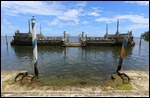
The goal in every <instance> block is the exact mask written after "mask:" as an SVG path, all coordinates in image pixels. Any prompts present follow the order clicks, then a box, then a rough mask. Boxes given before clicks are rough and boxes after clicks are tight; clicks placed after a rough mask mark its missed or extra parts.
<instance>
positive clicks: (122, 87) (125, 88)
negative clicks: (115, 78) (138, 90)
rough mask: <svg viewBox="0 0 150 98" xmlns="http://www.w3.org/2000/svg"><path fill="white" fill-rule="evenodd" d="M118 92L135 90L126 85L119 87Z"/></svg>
mask: <svg viewBox="0 0 150 98" xmlns="http://www.w3.org/2000/svg"><path fill="white" fill-rule="evenodd" d="M117 90H133V88H132V86H130V85H128V84H124V85H122V86H117Z"/></svg>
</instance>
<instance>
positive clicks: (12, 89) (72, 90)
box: [1, 70, 149, 97]
mask: <svg viewBox="0 0 150 98" xmlns="http://www.w3.org/2000/svg"><path fill="white" fill-rule="evenodd" d="M19 72H23V71H3V70H2V71H1V96H3V97H5V96H61V97H64V96H74V97H75V96H77V97H79V96H95V97H96V96H128V97H129V96H146V97H147V96H149V71H138V70H128V71H121V72H123V73H125V74H126V75H128V76H129V77H130V79H131V80H130V84H124V85H123V86H116V87H111V86H80V85H79V86H26V85H18V84H17V83H15V82H14V78H15V76H16V75H17V74H18V73H19Z"/></svg>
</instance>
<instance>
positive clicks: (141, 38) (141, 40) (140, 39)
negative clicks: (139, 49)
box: [140, 35, 142, 46]
mask: <svg viewBox="0 0 150 98" xmlns="http://www.w3.org/2000/svg"><path fill="white" fill-rule="evenodd" d="M141 41H142V35H141V36H140V46H141Z"/></svg>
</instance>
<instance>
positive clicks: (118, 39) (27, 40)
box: [11, 19, 135, 46]
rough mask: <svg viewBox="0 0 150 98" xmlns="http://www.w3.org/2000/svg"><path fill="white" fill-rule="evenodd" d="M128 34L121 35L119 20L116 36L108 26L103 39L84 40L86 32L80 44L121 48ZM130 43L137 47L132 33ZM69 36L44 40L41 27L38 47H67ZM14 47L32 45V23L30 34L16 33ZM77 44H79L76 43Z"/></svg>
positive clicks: (80, 38)
mask: <svg viewBox="0 0 150 98" xmlns="http://www.w3.org/2000/svg"><path fill="white" fill-rule="evenodd" d="M126 34H127V33H122V34H120V33H119V19H118V20H117V31H116V33H115V34H108V24H107V25H106V34H105V36H104V37H103V38H102V37H87V35H86V36H85V38H84V32H82V37H81V34H80V35H79V42H80V43H81V46H91V45H96V46H103V45H109V46H110V45H116V46H121V45H122V43H123V40H124V36H125V35H126ZM128 35H129V41H128V45H131V46H132V45H135V42H134V41H133V36H132V31H130V32H128ZM69 36H70V35H68V34H67V39H66V31H64V37H47V38H44V36H43V34H42V30H41V25H40V34H37V45H42V46H45V45H48V46H65V44H66V42H69ZM11 44H12V45H32V33H30V23H29V32H28V33H20V32H19V30H16V31H15V36H14V40H13V41H12V42H11ZM75 44H77V43H75Z"/></svg>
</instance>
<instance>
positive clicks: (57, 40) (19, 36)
mask: <svg viewBox="0 0 150 98" xmlns="http://www.w3.org/2000/svg"><path fill="white" fill-rule="evenodd" d="M13 37H14V40H12V42H11V45H25V46H26V45H30V46H31V45H32V33H31V31H30V21H29V32H28V33H20V31H19V30H16V31H15V36H13ZM63 43H64V38H63V37H47V38H44V36H43V34H42V30H41V24H40V34H37V45H40V46H41V45H42V46H43V45H44V46H45V45H47V46H61V45H62V44H63Z"/></svg>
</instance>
